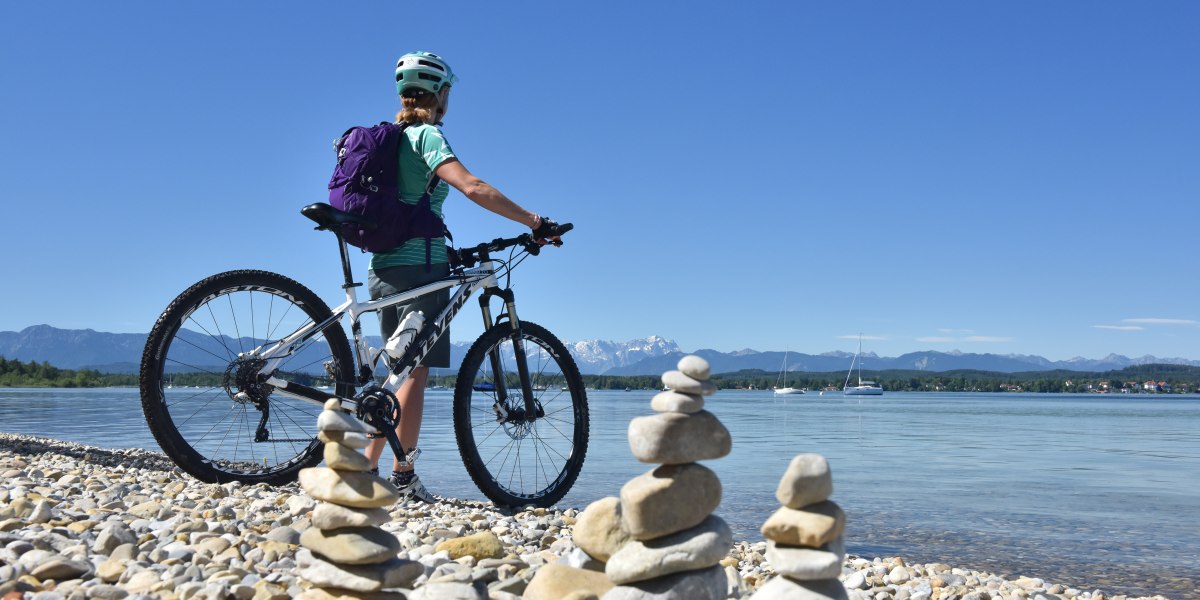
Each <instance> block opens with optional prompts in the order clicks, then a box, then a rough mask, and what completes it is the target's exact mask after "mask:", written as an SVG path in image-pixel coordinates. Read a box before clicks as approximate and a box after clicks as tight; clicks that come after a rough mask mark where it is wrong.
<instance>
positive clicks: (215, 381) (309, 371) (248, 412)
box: [141, 271, 354, 484]
mask: <svg viewBox="0 0 1200 600" xmlns="http://www.w3.org/2000/svg"><path fill="white" fill-rule="evenodd" d="M330 315H331V313H330V310H329V307H328V306H327V305H326V304H325V303H324V302H323V301H322V300H321V299H320V298H319V297H318V296H317V295H316V294H314V293H313V292H312V291H310V290H309V289H308V288H306V287H304V286H303V285H301V284H299V283H297V282H296V281H294V280H292V279H289V278H287V277H284V276H282V275H277V274H275V273H269V272H266V271H230V272H227V273H221V274H219V275H214V276H212V277H209V278H207V279H204V280H203V281H201V282H199V283H197V284H195V285H193V286H192V287H190V288H188V289H187V291H185V292H183V293H182V294H180V295H179V297H177V298H176V299H175V300H174V301H173V302H171V304H170V305H169V306H168V307H167V310H166V311H164V312H163V314H162V316H160V317H159V319H158V322H157V323H156V324H155V325H154V329H153V330H152V331H151V332H150V336H149V337H148V338H147V340H146V349H145V352H144V353H143V355H142V367H141V392H142V411H143V412H144V413H145V415H146V421H147V422H148V423H149V425H150V431H151V432H152V433H153V434H154V437H155V439H157V440H158V443H159V445H160V446H162V449H163V451H164V452H165V453H166V454H167V456H169V457H170V458H171V460H173V461H175V464H177V465H179V467H180V468H181V469H183V470H184V471H186V472H187V473H189V474H190V475H192V476H193V477H195V478H197V479H199V480H201V481H204V482H207V483H223V482H227V481H242V482H246V483H269V484H281V483H287V482H290V481H292V480H294V479H295V478H296V475H297V473H298V472H299V471H300V469H302V468H304V467H309V466H313V465H315V464H317V463H318V462H320V461H321V458H322V453H321V450H322V445H321V443H320V442H319V441H318V440H317V439H316V425H317V416H318V415H319V414H320V412H321V410H322V408H321V406H319V405H317V404H315V403H311V402H307V401H303V400H298V399H295V398H291V397H287V396H284V395H283V394H280V393H278V392H277V391H276V390H275V388H274V387H272V386H270V385H269V384H267V383H265V382H264V381H262V379H263V378H262V377H261V376H259V375H258V374H259V371H260V370H261V369H262V367H263V366H264V365H265V364H266V363H265V361H264V360H263V358H262V357H261V356H259V355H258V353H259V352H260V351H261V350H263V349H264V348H267V347H269V346H271V345H272V344H274V343H275V342H277V341H278V340H279V339H280V338H282V337H286V336H287V335H289V334H291V333H292V332H294V331H296V330H297V329H299V328H300V327H303V326H305V325H308V324H310V323H314V322H317V323H319V322H322V321H324V320H326V319H328V318H329V317H330ZM274 375H275V377H278V378H280V379H285V380H288V381H294V382H296V383H300V384H304V385H309V386H313V387H323V386H334V387H331V388H330V391H331V393H336V394H337V395H339V396H349V395H351V394H352V393H353V389H352V388H353V384H352V383H349V382H352V381H353V379H354V367H353V358H352V355H351V353H350V345H349V343H348V342H347V340H346V333H345V332H344V331H343V330H342V327H341V324H340V323H337V322H334V323H332V324H330V325H329V326H328V327H326V328H325V329H324V331H321V332H319V333H318V334H317V335H315V336H313V337H312V338H310V339H308V340H307V341H305V342H304V343H303V344H300V345H299V346H298V347H294V348H291V349H289V350H287V352H286V355H285V356H284V358H283V360H282V361H281V362H280V364H279V365H278V370H277V371H275V373H274Z"/></svg>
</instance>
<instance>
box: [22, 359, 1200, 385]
mask: <svg viewBox="0 0 1200 600" xmlns="http://www.w3.org/2000/svg"><path fill="white" fill-rule="evenodd" d="M288 378H289V379H291V380H293V381H297V382H298V383H303V384H307V385H329V384H331V383H332V382H330V381H328V380H327V379H325V378H319V377H312V376H304V375H300V374H289V376H288ZM221 379H222V375H221V374H219V373H178V374H171V375H168V376H167V384H168V385H174V386H178V387H184V386H188V387H190V386H201V387H207V386H214V385H221ZM863 379H869V380H871V381H875V382H877V383H879V384H880V385H882V386H883V389H885V390H888V391H898V392H899V391H904V392H1033V393H1062V392H1108V393H1192V392H1200V367H1193V366H1188V365H1139V366H1135V367H1126V368H1124V369H1119V370H1113V371H1104V372H1081V371H1066V370H1061V369H1059V370H1053V371H1027V372H1021V373H997V372H994V371H976V370H958V371H944V372H930V371H912V370H898V369H896V370H885V371H863ZM456 381H457V374H456V373H446V374H439V375H438V376H435V377H430V381H429V383H430V385H444V386H446V387H449V388H451V389H453V388H454V385H455V382H456ZM845 381H846V374H845V373H844V372H835V373H806V372H793V373H788V374H787V375H786V377H785V381H784V383H783V385H786V386H790V387H803V388H808V389H810V390H820V389H836V390H841V389H842V386H843V384H844V383H845ZM583 382H584V385H585V386H586V387H588V388H591V389H598V390H623V389H634V390H653V389H660V388H662V380H661V379H660V378H659V377H658V376H652V375H624V376H621V375H584V376H583ZM712 382H713V383H714V384H716V386H717V387H718V388H720V389H759V390H769V389H771V388H773V387H774V386H775V385H777V384H778V383H777V382H778V375H777V374H775V373H768V372H766V371H763V370H760V369H748V370H744V371H737V372H734V373H721V374H716V375H713V377H712ZM512 383H513V384H515V383H516V382H515V381H514V382H512ZM538 384H539V385H545V386H547V387H552V386H562V385H565V384H566V382H565V381H564V380H563V378H562V377H561V376H556V375H550V376H547V377H543V378H541V379H539V380H538ZM1150 384H1153V386H1151V385H1150ZM136 385H138V376H137V374H129V373H126V374H121V373H101V372H99V371H95V370H91V369H83V370H71V369H60V368H58V367H55V366H53V365H51V364H50V363H47V362H41V363H38V362H36V361H31V362H27V363H25V362H21V361H18V360H7V359H5V358H4V357H0V387H68V388H79V387H113V386H136Z"/></svg>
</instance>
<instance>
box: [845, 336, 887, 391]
mask: <svg viewBox="0 0 1200 600" xmlns="http://www.w3.org/2000/svg"><path fill="white" fill-rule="evenodd" d="M861 354H862V334H861V333H860V334H858V352H855V353H854V359H853V360H851V361H850V370H849V371H847V372H846V383H845V385H844V386H842V394H844V395H846V396H882V395H883V388H882V387H880V386H879V385H878V384H876V383H875V382H874V381H863V378H862V361H861V360H859V359H858V357H859V356H860V355H861ZM855 364H857V365H858V385H850V375H852V374H853V373H854V365H855Z"/></svg>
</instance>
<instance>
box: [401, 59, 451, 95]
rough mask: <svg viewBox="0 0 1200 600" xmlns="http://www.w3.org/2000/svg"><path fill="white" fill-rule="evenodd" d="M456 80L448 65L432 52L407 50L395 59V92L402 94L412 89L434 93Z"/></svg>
mask: <svg viewBox="0 0 1200 600" xmlns="http://www.w3.org/2000/svg"><path fill="white" fill-rule="evenodd" d="M457 81H458V78H457V77H455V76H454V72H453V71H451V70H450V65H448V64H446V61H445V60H443V59H442V57H440V56H438V55H436V54H434V53H432V52H409V53H408V54H405V55H404V56H401V57H400V60H398V61H396V93H397V94H400V95H402V96H403V95H404V92H405V91H406V90H413V89H417V90H424V91H426V92H429V93H431V94H436V93H438V92H440V91H441V90H442V88H443V87H445V86H450V85H454V84H455V83H456V82H457Z"/></svg>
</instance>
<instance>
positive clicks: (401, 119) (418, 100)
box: [396, 93, 438, 123]
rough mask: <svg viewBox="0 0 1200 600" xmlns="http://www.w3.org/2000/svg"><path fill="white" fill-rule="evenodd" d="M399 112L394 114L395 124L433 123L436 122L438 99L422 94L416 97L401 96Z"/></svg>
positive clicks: (432, 95) (428, 94) (431, 95)
mask: <svg viewBox="0 0 1200 600" xmlns="http://www.w3.org/2000/svg"><path fill="white" fill-rule="evenodd" d="M400 106H401V107H402V108H401V109H400V112H398V113H396V122H397V123H433V122H435V121H437V110H438V98H437V96H436V95H434V94H430V93H424V94H420V95H418V96H413V97H410V96H401V97H400Z"/></svg>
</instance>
